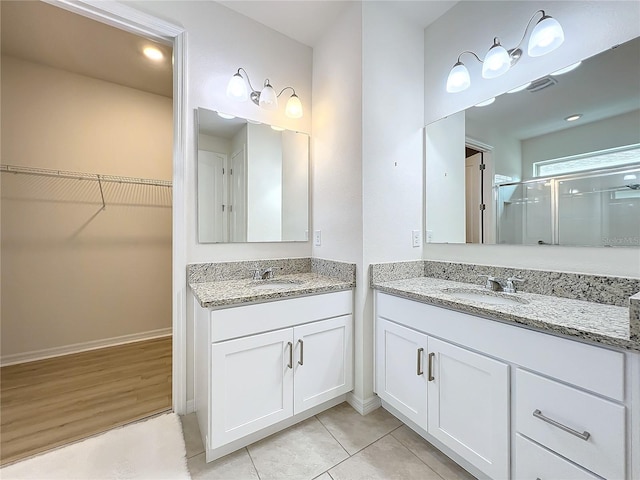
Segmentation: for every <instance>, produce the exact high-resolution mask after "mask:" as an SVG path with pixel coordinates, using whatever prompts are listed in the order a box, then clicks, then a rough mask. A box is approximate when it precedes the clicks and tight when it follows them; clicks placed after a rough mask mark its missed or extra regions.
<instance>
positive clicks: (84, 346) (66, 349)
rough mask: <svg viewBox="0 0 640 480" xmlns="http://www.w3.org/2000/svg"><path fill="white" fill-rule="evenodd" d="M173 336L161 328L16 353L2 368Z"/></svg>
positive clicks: (4, 358) (1, 360) (6, 358)
mask: <svg viewBox="0 0 640 480" xmlns="http://www.w3.org/2000/svg"><path fill="white" fill-rule="evenodd" d="M170 335H171V327H169V328H160V329H158V330H151V331H148V332H141V333H132V334H129V335H122V336H120V337H111V338H104V339H100V340H91V341H88V342H83V343H74V344H72V345H65V346H62V347H53V348H45V349H44V350H34V351H31V352H24V353H14V354H11V355H4V356H2V357H0V366H2V367H6V366H7V365H15V364H16V363H26V362H35V361H36V360H44V359H45V358H53V357H59V356H61V355H69V354H71V353H80V352H87V351H89V350H96V349H98V348H105V347H114V346H116V345H124V344H126V343H133V342H140V341H143V340H151V339H153V338H160V337H168V336H170Z"/></svg>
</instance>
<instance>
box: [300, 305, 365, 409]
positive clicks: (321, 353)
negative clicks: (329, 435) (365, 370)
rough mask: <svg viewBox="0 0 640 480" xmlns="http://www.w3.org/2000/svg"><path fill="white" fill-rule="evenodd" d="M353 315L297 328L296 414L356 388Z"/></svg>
mask: <svg viewBox="0 0 640 480" xmlns="http://www.w3.org/2000/svg"><path fill="white" fill-rule="evenodd" d="M352 324H353V320H352V316H351V315H344V316H342V317H337V318H332V319H329V320H323V321H321V322H314V323H310V324H307V325H302V326H298V327H295V328H294V329H293V335H294V349H295V351H294V368H295V380H294V383H295V388H294V391H295V393H294V413H296V414H298V413H300V412H302V411H304V410H307V409H309V408H311V407H314V406H316V405H320V404H321V403H323V402H326V401H328V400H331V399H332V398H335V397H337V396H339V395H342V394H344V393H347V392H348V391H350V390H352V388H353V348H352V342H353V340H352V331H353V327H352Z"/></svg>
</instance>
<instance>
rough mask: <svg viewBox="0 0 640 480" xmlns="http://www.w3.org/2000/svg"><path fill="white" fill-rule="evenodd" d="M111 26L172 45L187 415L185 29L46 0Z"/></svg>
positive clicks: (105, 1)
mask: <svg viewBox="0 0 640 480" xmlns="http://www.w3.org/2000/svg"><path fill="white" fill-rule="evenodd" d="M42 1H44V2H46V3H48V4H50V5H53V6H55V7H59V8H63V9H65V10H68V11H70V12H73V13H77V14H79V15H82V16H84V17H88V18H91V19H93V20H96V21H98V22H101V23H105V24H107V25H111V26H112V27H116V28H119V29H121V30H126V31H128V32H130V33H134V34H136V35H141V36H143V37H147V38H150V39H153V40H156V41H158V42H161V43H164V44H166V45H172V46H173V206H172V207H173V213H172V217H173V222H172V223H173V231H172V315H171V318H172V333H173V337H172V340H173V341H172V349H173V351H172V362H171V363H172V372H171V373H172V392H171V395H172V404H173V411H174V412H176V413H178V414H185V413H187V411H186V410H187V353H186V351H187V324H186V308H187V307H186V295H187V291H186V290H187V284H186V281H187V278H186V264H187V255H186V252H187V226H186V193H185V187H186V178H187V176H186V161H185V155H186V147H187V144H186V126H187V122H186V119H187V115H186V114H187V112H186V106H187V105H186V32H185V30H184V28H182V27H179V26H177V25H174V24H172V23H169V22H166V21H164V20H161V19H159V18H157V17H154V16H152V15H148V14H146V13H143V12H140V11H139V10H136V9H134V8H131V7H129V6H127V5H123V4H121V3H118V2H116V1H114V0H100V1H95V0H42Z"/></svg>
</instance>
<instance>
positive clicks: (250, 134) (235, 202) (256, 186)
mask: <svg viewBox="0 0 640 480" xmlns="http://www.w3.org/2000/svg"><path fill="white" fill-rule="evenodd" d="M197 124H198V165H197V168H198V170H197V182H198V188H197V192H198V199H197V201H198V241H199V242H200V243H226V242H298V241H300V242H304V241H307V240H308V235H309V136H308V135H306V134H304V133H298V132H293V131H290V130H284V129H280V128H274V127H271V126H270V125H266V124H259V123H251V122H249V121H247V120H245V119H241V118H222V117H221V116H219V115H218V113H217V112H214V111H211V110H206V109H203V108H199V109H198V110H197Z"/></svg>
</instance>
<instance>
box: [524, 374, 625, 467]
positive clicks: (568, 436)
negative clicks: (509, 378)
mask: <svg viewBox="0 0 640 480" xmlns="http://www.w3.org/2000/svg"><path fill="white" fill-rule="evenodd" d="M534 412H535V413H536V414H537V415H538V416H536V415H535V414H534ZM540 416H542V417H540ZM515 417H516V430H517V432H518V433H521V434H523V435H525V436H527V437H529V438H531V439H533V440H534V441H536V442H538V443H540V444H541V445H543V446H545V447H547V448H549V449H551V450H553V451H555V452H557V453H559V454H560V455H562V456H563V457H566V458H568V459H570V460H572V461H573V462H575V463H577V464H579V465H581V466H583V467H585V468H586V469H588V470H591V471H592V472H594V473H596V474H598V475H601V476H603V477H605V478H609V479H621V478H625V438H626V435H625V408H624V406H623V405H619V404H617V403H614V402H610V401H608V400H604V399H602V398H599V397H596V396H594V395H590V394H588V393H585V392H583V391H580V390H577V389H575V388H572V387H568V386H566V385H563V384H560V383H558V382H555V381H552V380H549V379H547V378H543V377H540V376H538V375H535V374H533V373H530V372H526V371H524V370H521V369H518V370H517V372H516V412H515ZM553 422H555V424H554V423H553ZM563 427H564V428H563ZM568 429H570V430H572V431H573V432H574V433H571V432H569V431H568ZM583 434H584V435H583ZM578 435H583V437H582V438H581V437H580V436H578ZM585 437H588V438H585Z"/></svg>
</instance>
